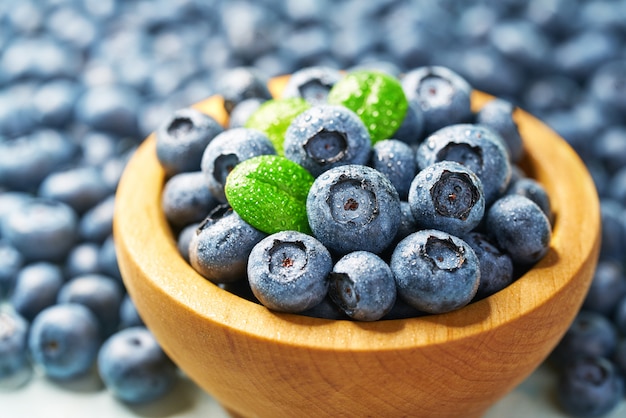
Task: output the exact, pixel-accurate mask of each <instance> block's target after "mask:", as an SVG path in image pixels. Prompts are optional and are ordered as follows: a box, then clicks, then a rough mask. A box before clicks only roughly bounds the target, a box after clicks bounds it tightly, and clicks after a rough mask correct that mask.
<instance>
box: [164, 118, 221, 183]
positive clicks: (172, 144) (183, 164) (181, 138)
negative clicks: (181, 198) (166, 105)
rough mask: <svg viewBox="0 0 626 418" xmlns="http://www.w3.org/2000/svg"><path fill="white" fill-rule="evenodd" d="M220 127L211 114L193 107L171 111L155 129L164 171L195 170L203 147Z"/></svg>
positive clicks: (218, 131)
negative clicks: (168, 116)
mask: <svg viewBox="0 0 626 418" xmlns="http://www.w3.org/2000/svg"><path fill="white" fill-rule="evenodd" d="M223 130H224V128H222V126H220V124H219V123H217V121H216V120H215V119H213V118H212V117H211V116H208V115H206V114H204V113H201V112H200V111H198V110H195V109H193V108H184V109H180V110H177V111H176V112H174V114H173V115H171V116H170V118H169V119H168V120H166V121H165V122H164V123H162V124H161V126H160V127H159V128H158V129H157V131H156V148H157V157H158V159H159V162H160V163H161V165H162V166H163V168H164V170H165V172H166V174H167V175H169V176H172V175H174V174H177V173H182V172H187V171H197V170H198V169H199V168H200V161H201V159H202V153H203V152H204V149H205V148H206V147H207V145H208V144H209V143H210V142H211V140H212V139H213V138H214V137H215V136H216V135H218V134H219V133H221V132H222V131H223Z"/></svg>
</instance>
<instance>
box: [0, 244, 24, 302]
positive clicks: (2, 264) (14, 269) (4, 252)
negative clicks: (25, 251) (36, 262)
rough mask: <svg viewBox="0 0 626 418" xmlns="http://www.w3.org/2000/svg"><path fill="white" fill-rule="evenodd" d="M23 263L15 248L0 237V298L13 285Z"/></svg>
mask: <svg viewBox="0 0 626 418" xmlns="http://www.w3.org/2000/svg"><path fill="white" fill-rule="evenodd" d="M23 264H24V257H23V256H22V253H20V252H19V251H18V250H17V248H15V247H14V246H12V245H11V244H9V243H8V242H6V241H5V240H2V239H0V300H1V299H2V298H3V297H4V296H6V295H8V294H9V293H10V292H11V291H12V290H13V288H14V287H15V278H16V277H17V274H18V272H19V271H20V269H21V268H22V265H23Z"/></svg>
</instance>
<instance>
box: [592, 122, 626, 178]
mask: <svg viewBox="0 0 626 418" xmlns="http://www.w3.org/2000/svg"><path fill="white" fill-rule="evenodd" d="M592 155H593V157H594V160H598V161H600V163H601V164H602V165H603V166H604V167H605V168H606V169H607V171H608V172H610V173H616V172H618V171H619V170H620V169H622V168H624V167H626V126H622V125H615V126H612V127H609V128H607V129H606V130H605V131H604V132H603V133H602V134H601V135H600V136H599V137H598V138H597V139H596V140H595V141H594V144H593V149H592Z"/></svg>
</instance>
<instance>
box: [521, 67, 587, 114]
mask: <svg viewBox="0 0 626 418" xmlns="http://www.w3.org/2000/svg"><path fill="white" fill-rule="evenodd" d="M581 90H582V89H581V87H580V86H579V85H578V83H577V82H576V80H574V79H572V78H570V77H567V76H565V75H563V74H559V73H557V74H549V75H545V76H541V77H537V78H533V79H531V80H529V81H528V86H527V88H526V90H525V91H524V92H523V93H522V94H521V96H522V100H523V102H524V104H525V107H526V108H527V109H528V110H530V111H531V112H534V113H536V114H544V115H545V114H546V113H547V112H551V111H557V110H559V111H562V110H566V109H567V108H568V107H570V106H571V105H572V103H576V102H577V101H578V100H579V96H580V94H581V93H582V91H581Z"/></svg>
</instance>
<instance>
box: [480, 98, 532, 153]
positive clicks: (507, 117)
mask: <svg viewBox="0 0 626 418" xmlns="http://www.w3.org/2000/svg"><path fill="white" fill-rule="evenodd" d="M514 111H515V106H514V105H513V104H512V103H511V102H510V101H508V100H505V99H497V98H496V99H493V100H490V101H489V102H488V103H487V104H485V106H483V108H482V109H480V110H479V111H478V113H477V114H476V123H478V124H481V125H485V126H487V127H489V128H491V129H492V130H494V131H495V132H497V133H498V134H499V135H500V137H501V138H502V139H503V140H504V144H505V145H506V149H507V151H508V153H509V158H510V160H511V162H512V163H518V162H519V161H520V159H521V158H522V156H523V155H524V143H523V142H522V137H521V136H520V134H519V130H518V128H517V123H515V120H514V118H513V112H514Z"/></svg>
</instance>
